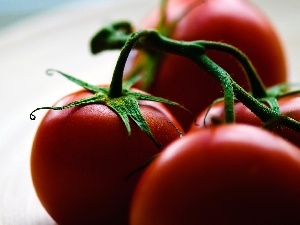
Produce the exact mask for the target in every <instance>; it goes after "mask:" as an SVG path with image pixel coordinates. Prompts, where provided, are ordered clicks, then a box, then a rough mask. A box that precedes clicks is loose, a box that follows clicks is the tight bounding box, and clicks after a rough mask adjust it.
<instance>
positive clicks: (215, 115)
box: [190, 94, 300, 147]
mask: <svg viewBox="0 0 300 225" xmlns="http://www.w3.org/2000/svg"><path fill="white" fill-rule="evenodd" d="M278 104H279V108H280V112H281V113H282V114H283V115H286V116H289V117H291V118H293V119H295V120H297V121H300V94H293V95H287V96H284V97H281V98H279V99H278ZM235 115H236V118H235V120H236V123H244V124H250V125H255V126H263V123H262V121H261V120H260V119H259V118H258V117H257V116H256V115H255V114H254V113H252V112H251V111H250V109H248V108H247V107H246V106H244V105H243V104H242V103H241V102H237V103H236V104H235ZM224 117H225V112H224V103H223V102H220V103H217V104H216V105H214V106H213V107H212V108H211V109H209V111H208V113H207V110H203V112H202V113H200V114H199V115H198V116H197V118H196V121H195V123H194V124H192V125H191V127H190V131H191V132H192V131H195V130H198V129H201V128H202V127H205V126H207V127H209V126H214V125H216V124H217V123H218V122H221V121H223V120H224ZM216 122H217V123H216ZM274 132H276V133H277V134H279V135H281V136H282V137H284V138H285V139H287V140H289V141H291V142H292V143H294V144H295V145H297V146H299V147H300V133H299V132H297V131H294V130H291V129H289V128H286V127H279V128H274Z"/></svg>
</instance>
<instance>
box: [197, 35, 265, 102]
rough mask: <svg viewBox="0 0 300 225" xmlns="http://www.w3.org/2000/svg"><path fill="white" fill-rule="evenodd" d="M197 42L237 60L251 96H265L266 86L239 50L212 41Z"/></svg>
mask: <svg viewBox="0 0 300 225" xmlns="http://www.w3.org/2000/svg"><path fill="white" fill-rule="evenodd" d="M198 43H199V44H200V45H201V46H204V47H205V49H206V50H216V51H221V52H225V53H228V54H230V55H232V56H233V57H234V58H235V59H236V60H238V62H239V63H240V64H241V66H242V68H243V70H244V71H245V74H246V77H247V79H248V81H249V86H250V91H251V92H252V96H253V97H255V98H265V97H267V91H266V88H265V86H264V84H263V82H262V81H261V79H260V77H259V76H258V74H257V72H256V70H255V67H254V66H253V64H252V63H251V61H250V59H249V58H248V57H247V56H246V55H245V54H244V53H243V52H242V51H241V50H239V49H237V48H236V47H234V46H232V45H228V44H225V43H220V42H214V41H198Z"/></svg>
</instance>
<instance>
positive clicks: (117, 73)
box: [108, 31, 148, 98]
mask: <svg viewBox="0 0 300 225" xmlns="http://www.w3.org/2000/svg"><path fill="white" fill-rule="evenodd" d="M147 33H148V31H138V32H135V33H133V34H132V35H131V36H130V37H129V38H128V39H127V41H126V42H125V45H124V46H123V47H122V49H121V53H120V55H119V58H118V60H117V64H116V66H115V70H114V73H113V76H112V80H111V83H110V88H109V92H108V96H109V97H111V98H118V97H121V96H122V94H123V89H122V83H123V82H122V80H123V73H124V68H125V64H126V61H127V58H128V56H129V53H130V52H131V50H132V49H133V48H134V46H135V45H138V43H139V41H140V40H141V37H142V36H145V35H147Z"/></svg>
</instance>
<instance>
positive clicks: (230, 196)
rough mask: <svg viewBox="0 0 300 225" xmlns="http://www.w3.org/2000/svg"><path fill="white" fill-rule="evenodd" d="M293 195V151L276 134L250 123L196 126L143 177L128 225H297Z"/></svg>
mask: <svg viewBox="0 0 300 225" xmlns="http://www.w3.org/2000/svg"><path fill="white" fill-rule="evenodd" d="M299 190H300V152H299V148H297V147H295V146H294V145H292V144H291V143H289V142H287V141H285V140H284V139H283V138H281V137H280V136H276V135H274V134H272V133H270V132H267V131H265V130H263V129H261V128H258V127H254V126H249V125H224V126H218V127H214V128H211V129H199V130H198V131H197V132H193V133H188V134H187V135H186V136H185V137H184V138H182V139H180V140H176V141H175V142H173V143H172V144H170V145H169V146H168V147H166V148H165V150H164V151H163V152H162V153H161V154H160V155H159V156H158V157H157V158H156V160H155V161H154V162H153V163H152V164H151V165H150V166H149V167H148V168H147V169H146V171H145V172H144V173H143V175H142V178H141V179H140V181H139V183H138V185H137V189H136V191H135V193H134V197H133V201H132V206H131V214H130V215H131V217H130V218H131V225H140V224H143V225H153V224H155V225H182V224H185V225H202V224H203V225H215V224H218V225H225V224H226V225H241V224H243V225H250V224H251V225H258V224H264V225H271V224H272V225H282V224H289V225H294V224H295V225H296V224H300V214H299V210H300V205H299V201H300V191H299Z"/></svg>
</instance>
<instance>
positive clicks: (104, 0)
mask: <svg viewBox="0 0 300 225" xmlns="http://www.w3.org/2000/svg"><path fill="white" fill-rule="evenodd" d="M120 1H122V0H0V29H1V28H4V27H7V26H9V25H11V24H13V23H14V22H18V21H20V20H23V19H26V18H28V17H30V16H34V15H36V14H39V13H43V12H45V11H48V10H52V9H54V8H57V7H63V6H64V5H66V4H91V3H93V4H112V3H114V2H120Z"/></svg>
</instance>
